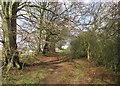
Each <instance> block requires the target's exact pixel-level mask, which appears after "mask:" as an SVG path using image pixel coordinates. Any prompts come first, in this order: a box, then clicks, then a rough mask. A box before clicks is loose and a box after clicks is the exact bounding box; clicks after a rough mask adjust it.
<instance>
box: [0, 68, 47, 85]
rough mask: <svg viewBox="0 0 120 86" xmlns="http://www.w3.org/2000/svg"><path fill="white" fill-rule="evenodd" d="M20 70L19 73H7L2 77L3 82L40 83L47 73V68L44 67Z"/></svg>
mask: <svg viewBox="0 0 120 86" xmlns="http://www.w3.org/2000/svg"><path fill="white" fill-rule="evenodd" d="M13 71H15V70H13ZM11 72H12V71H11ZM17 72H19V71H17ZM20 72H22V73H20V74H19V73H17V75H14V74H13V75H12V74H8V76H6V77H4V78H3V80H2V81H3V84H40V82H41V81H42V80H43V79H44V78H45V76H46V75H47V74H48V73H49V70H46V69H38V70H33V71H26V70H23V71H20Z"/></svg>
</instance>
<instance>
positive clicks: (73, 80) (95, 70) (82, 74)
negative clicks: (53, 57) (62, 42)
mask: <svg viewBox="0 0 120 86" xmlns="http://www.w3.org/2000/svg"><path fill="white" fill-rule="evenodd" d="M53 62H55V61H53ZM58 62H59V61H58ZM50 65H53V66H57V67H58V68H57V69H55V70H54V69H52V68H51V71H52V72H51V73H50V74H49V75H47V76H46V77H45V79H44V80H43V81H42V82H41V84H61V83H62V84H115V83H119V81H118V78H119V77H118V76H115V75H113V74H112V73H110V72H108V71H107V70H105V69H104V68H102V67H96V66H94V65H93V64H92V63H90V62H88V61H87V60H86V59H79V60H73V61H65V62H62V63H61V62H60V63H56V64H49V66H50ZM50 67H52V66H50Z"/></svg>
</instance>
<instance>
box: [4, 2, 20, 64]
mask: <svg viewBox="0 0 120 86" xmlns="http://www.w3.org/2000/svg"><path fill="white" fill-rule="evenodd" d="M18 6H19V2H14V3H13V2H3V3H2V28H3V36H4V37H3V40H4V41H5V43H4V45H3V46H4V49H3V50H4V52H5V55H4V56H5V61H6V63H7V64H8V63H9V62H11V61H12V58H13V55H14V52H15V51H16V49H17V44H16V33H17V29H16V17H17V7H18ZM8 53H9V55H8ZM8 61H9V62H8Z"/></svg>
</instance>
